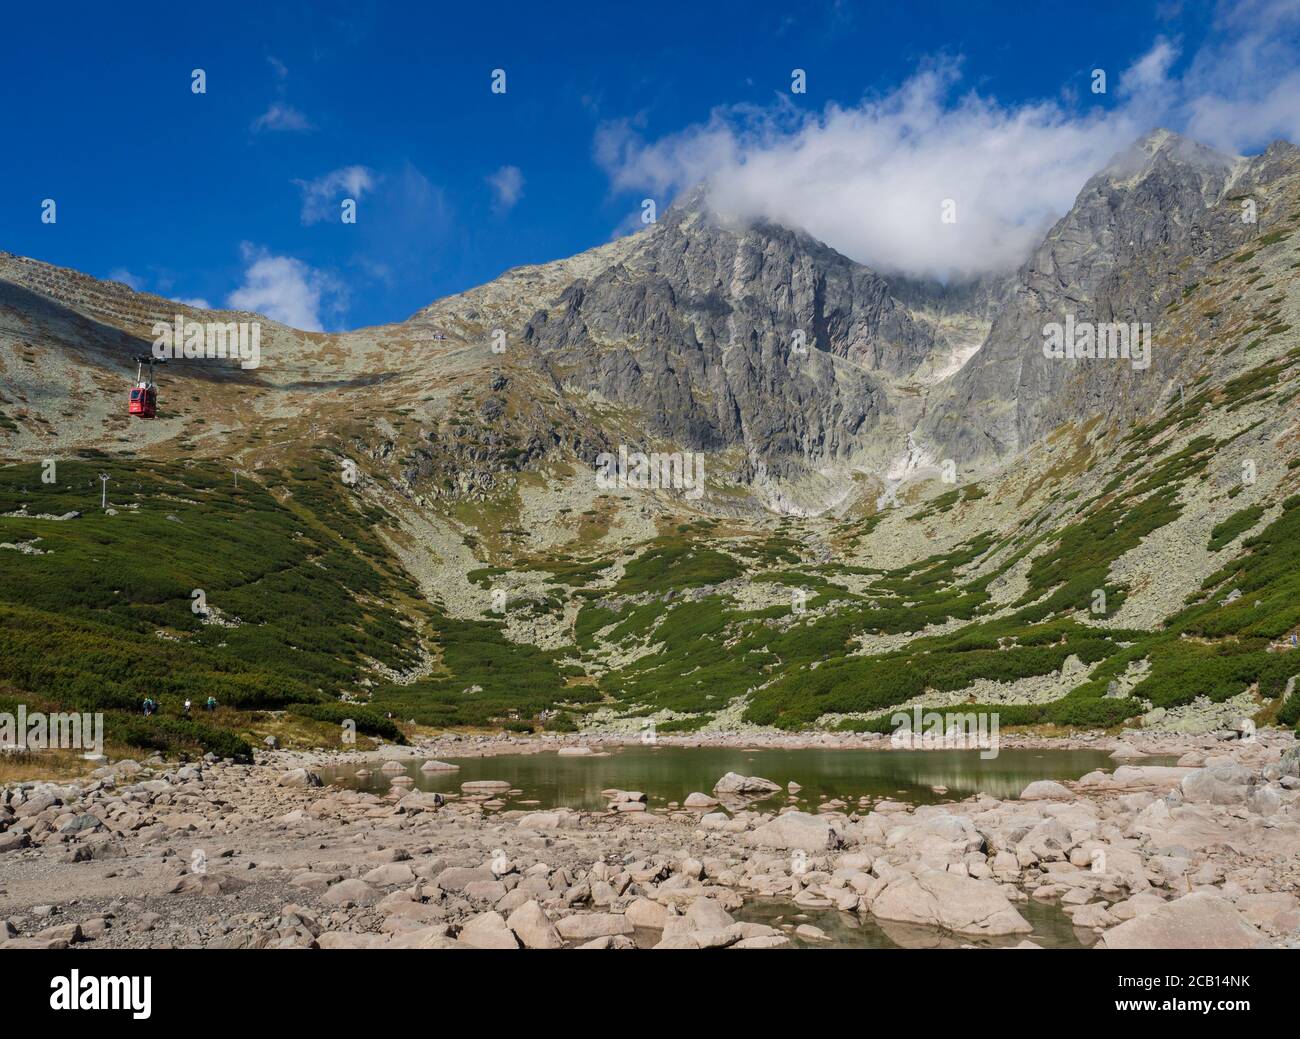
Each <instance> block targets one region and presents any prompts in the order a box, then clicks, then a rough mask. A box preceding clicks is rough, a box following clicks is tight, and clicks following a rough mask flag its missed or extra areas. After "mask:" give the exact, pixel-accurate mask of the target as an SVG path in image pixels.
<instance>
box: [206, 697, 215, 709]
mask: <svg viewBox="0 0 1300 1039" xmlns="http://www.w3.org/2000/svg"><path fill="white" fill-rule="evenodd" d="M203 706H204V708H205V709H206V710H209V711H215V710H216V709H217V698H216V697H215V696H209V697H208V702H207V703H205V704H204V705H203Z"/></svg>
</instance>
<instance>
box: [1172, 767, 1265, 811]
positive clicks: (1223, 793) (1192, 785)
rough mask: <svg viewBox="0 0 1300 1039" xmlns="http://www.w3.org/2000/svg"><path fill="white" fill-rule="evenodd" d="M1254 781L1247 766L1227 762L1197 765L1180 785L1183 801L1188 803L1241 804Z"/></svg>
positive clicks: (1253, 776)
mask: <svg viewBox="0 0 1300 1039" xmlns="http://www.w3.org/2000/svg"><path fill="white" fill-rule="evenodd" d="M1254 783H1255V775H1254V773H1252V772H1251V771H1250V769H1248V768H1245V767H1243V766H1241V765H1237V764H1233V763H1231V762H1226V761H1225V762H1220V763H1218V764H1216V765H1208V766H1206V767H1205V768H1198V769H1196V770H1195V771H1194V772H1192V773H1190V774H1189V775H1187V776H1186V777H1184V779H1183V781H1182V783H1181V784H1180V786H1181V789H1182V792H1183V800H1184V801H1187V802H1189V803H1192V804H1196V803H1206V804H1216V805H1231V804H1242V803H1243V802H1245V800H1246V798H1247V797H1248V796H1249V794H1250V788H1251V786H1253V785H1254Z"/></svg>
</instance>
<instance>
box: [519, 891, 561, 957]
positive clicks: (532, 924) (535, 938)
mask: <svg viewBox="0 0 1300 1039" xmlns="http://www.w3.org/2000/svg"><path fill="white" fill-rule="evenodd" d="M506 926H507V927H509V928H510V930H512V931H513V932H514V933H515V937H516V938H518V939H519V940H520V941H521V942H522V943H523V945H524V948H525V949H558V948H560V947H561V946H563V945H564V940H563V939H562V938H561V937H560V933H559V932H558V931H557V930H556V929H555V925H554V924H553V923H551V918H550V917H549V916H547V915H546V912H545V911H544V910H543V909H542V907H541V906H540V905H538V904H537V902H536V901H533V900H530V901H527V902H525V903H524V904H523V905H521V906H520V907H519V908H518V909H516V910H515V911H514V912H513V913H511V914H510V916H509V917H508V918H507V920H506Z"/></svg>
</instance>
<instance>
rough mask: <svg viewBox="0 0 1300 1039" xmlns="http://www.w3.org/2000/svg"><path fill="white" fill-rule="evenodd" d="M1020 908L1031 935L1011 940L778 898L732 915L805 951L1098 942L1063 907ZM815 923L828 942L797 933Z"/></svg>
mask: <svg viewBox="0 0 1300 1039" xmlns="http://www.w3.org/2000/svg"><path fill="white" fill-rule="evenodd" d="M1016 910H1017V911H1018V912H1019V913H1020V915H1021V916H1023V917H1024V918H1025V919H1026V920H1027V921H1028V922H1029V924H1030V926H1031V927H1033V929H1034V930H1033V933H1032V934H1028V935H1019V934H1018V935H1016V936H1015V937H1012V938H972V937H969V936H966V935H957V934H950V933H949V932H947V931H941V930H938V929H936V928H931V927H917V926H916V925H914V924H900V923H893V922H891V921H888V920H877V919H876V918H875V917H872V916H867V917H859V916H858V915H857V914H856V913H841V912H840V911H839V910H836V909H803V908H801V907H799V906H796V905H794V904H793V903H792V902H788V901H782V900H780V899H756V900H753V901H749V902H746V903H745V905H744V907H743V908H741V909H739V910H737V911H736V913H735V914H734V915H735V916H736V918H737V919H739V920H744V921H746V922H748V923H755V924H767V925H768V926H769V927H779V928H781V930H782V931H783V932H784V933H785V934H786V935H787V937H789V939H790V942H791V944H792V945H794V946H796V947H798V948H805V949H960V948H967V947H971V946H974V947H977V948H988V949H999V948H1009V947H1010V946H1014V945H1016V944H1018V943H1019V942H1022V941H1024V940H1026V939H1028V940H1029V941H1031V942H1033V943H1034V944H1035V945H1040V946H1042V947H1043V948H1044V949H1080V948H1084V947H1085V946H1086V945H1091V944H1092V943H1093V942H1095V941H1096V936H1095V935H1094V934H1093V933H1092V932H1090V931H1079V930H1076V929H1075V928H1074V925H1073V924H1071V923H1070V918H1069V917H1068V916H1066V915H1065V913H1064V912H1062V911H1061V908H1060V907H1059V906H1055V905H1047V904H1044V903H1042V902H1036V901H1034V900H1033V899H1030V900H1029V901H1028V902H1022V903H1017V904H1016ZM799 924H812V925H813V926H814V927H819V928H821V929H822V930H823V931H824V932H825V933H826V937H827V938H828V939H829V941H805V940H804V939H803V938H800V937H799V936H798V935H796V934H795V933H794V928H795V926H797V925H799Z"/></svg>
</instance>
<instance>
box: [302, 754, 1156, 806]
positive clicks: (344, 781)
mask: <svg viewBox="0 0 1300 1039" xmlns="http://www.w3.org/2000/svg"><path fill="white" fill-rule="evenodd" d="M445 760H447V761H449V762H450V763H452V764H456V765H459V766H460V770H459V771H457V772H421V771H420V764H421V762H420V761H419V760H416V761H413V762H411V763H409V764H407V766H406V771H405V773H404V774H405V775H408V776H410V777H411V779H413V780H414V781H415V786H416V787H417V788H418V789H420V790H436V791H441V792H444V793H447V792H451V793H455V792H457V791H459V790H460V785H461V783H465V782H469V781H471V780H485V779H497V780H505V781H506V782H508V783H510V785H511V786H512V787H514V788H516V789H518V790H521V791H522V793H521V794H518V795H509V794H507V795H503V800H505V801H506V802H507V805H508V806H509V807H521V806H522V807H537V808H554V807H568V808H574V809H581V810H589V811H590V810H598V809H602V808H604V807H605V804H606V802H605V798H604V797H603V796H602V795H601V791H602V790H605V789H609V788H616V789H619V790H641V791H644V792H645V793H646V795H647V796H648V799H649V802H650V806H651V807H652V808H653V807H655V806H656V805H657V806H659V807H663V806H664V805H665V804H667V803H668V802H672V801H675V802H677V803H679V804H680V803H681V802H682V801H683V800H685V798H686V796H687V795H688V794H690V793H692V792H694V791H697V790H698V791H702V792H704V793H708V792H710V791H711V790H712V789H713V785H714V784H715V783H716V782H717V781H718V780H719V779H720V778H721V777H722V775H723V773H725V772H739V773H741V774H742V775H746V776H762V777H764V778H765V779H770V780H772V781H773V782H775V783H779V784H780V785H781V786H782V787H784V786H785V785H786V784H787V783H789V782H790V781H791V780H793V781H795V782H797V783H798V784H799V785H800V786H801V787H802V788H803V789H802V790H800V791H799V793H798V795H797V798H796V799H793V800H792V799H791V798H790V797H789V796H788V795H787V794H786V793H785V791H784V790H783V791H782V792H781V793H780V794H778V795H776V796H775V797H773V798H771V799H769V800H768V801H766V802H763V801H759V802H756V806H757V807H760V808H771V807H776V806H780V805H786V804H797V805H800V806H802V807H805V808H815V807H816V806H817V805H818V804H820V803H821V802H822V801H824V800H826V799H828V798H840V799H841V800H843V801H845V802H848V806H849V807H850V808H852V807H855V804H854V803H855V802H856V801H857V800H858V799H859V798H861V797H869V798H871V799H873V800H878V799H881V798H889V799H892V800H900V801H907V802H909V803H912V804H932V803H935V802H939V801H945V800H960V799H961V798H964V797H969V796H970V795H971V794H976V793H981V792H982V793H987V794H991V795H992V796H994V797H1015V796H1016V795H1018V794H1019V793H1020V791H1021V790H1023V789H1024V788H1025V787H1026V786H1028V785H1029V784H1030V783H1032V782H1033V781H1034V780H1036V779H1077V778H1079V777H1080V776H1082V775H1083V774H1084V773H1086V772H1091V771H1092V770H1093V769H1098V768H1105V769H1110V768H1112V767H1114V764H1115V763H1114V762H1113V761H1111V760H1110V758H1109V756H1108V755H1107V754H1106V752H1105V751H1100V750H1012V749H1004V750H1003V751H1002V752H1001V753H1000V754H999V755H998V757H996V758H994V759H991V760H986V759H984V758H981V757H980V754H979V751H976V750H929V751H926V750H893V751H878V750H816V749H808V750H745V749H743V748H740V749H738V748H729V747H646V746H641V745H635V746H628V747H623V748H612V749H611V753H609V755H608V756H586V757H560V756H559V755H557V754H554V753H549V752H548V753H540V754H506V755H501V756H500V757H487V758H447V759H445ZM1162 760H1163V759H1155V758H1153V759H1151V763H1152V764H1158V763H1161V761H1162ZM371 768H372V769H373V772H372V774H371V775H370V776H368V777H365V778H362V779H358V778H357V776H356V774H355V773H356V767H355V766H346V767H336V768H332V769H323V770H322V771H321V775H322V778H323V779H324V780H325V782H326V783H331V782H335V783H338V784H340V785H341V786H346V787H348V788H350V789H355V790H369V791H372V792H375V793H383V792H385V791H387V790H388V788H389V785H390V782H391V779H392V775H390V774H388V773H384V772H381V771H379V769H378V768H377V767H375V766H373V765H372V766H371ZM399 774H401V773H399ZM935 786H942V787H946V788H947V793H945V794H943V795H940V794H936V793H935V792H934V791H933V790H931V787H935ZM523 802H529V804H528V805H523ZM533 803H535V804H533Z"/></svg>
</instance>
